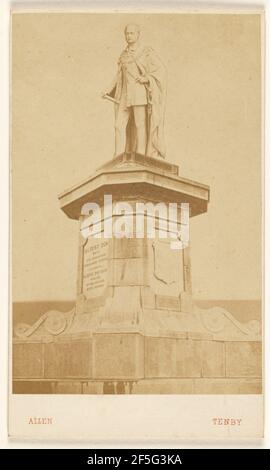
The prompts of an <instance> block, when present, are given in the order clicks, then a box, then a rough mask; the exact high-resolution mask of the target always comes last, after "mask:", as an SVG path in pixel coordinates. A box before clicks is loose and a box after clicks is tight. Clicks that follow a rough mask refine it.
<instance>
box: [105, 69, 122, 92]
mask: <svg viewBox="0 0 270 470" xmlns="http://www.w3.org/2000/svg"><path fill="white" fill-rule="evenodd" d="M120 73H121V64H120V61H119V62H118V70H117V72H116V74H115V76H114V78H113V80H112V81H111V83H110V85H109V86H108V87H107V88H106V89H105V90H104V91H103V92H102V96H104V95H110V94H111V93H112V92H113V90H114V88H115V87H116V85H117V82H118V80H119V74H120Z"/></svg>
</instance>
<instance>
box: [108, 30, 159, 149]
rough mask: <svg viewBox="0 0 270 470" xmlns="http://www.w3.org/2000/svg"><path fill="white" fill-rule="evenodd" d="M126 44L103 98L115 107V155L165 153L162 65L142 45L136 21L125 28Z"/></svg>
mask: <svg viewBox="0 0 270 470" xmlns="http://www.w3.org/2000/svg"><path fill="white" fill-rule="evenodd" d="M125 37H126V41H127V47H126V48H125V49H124V51H123V52H122V54H121V55H120V58H119V61H118V71H117V74H116V76H115V78H114V80H113V82H112V84H111V86H110V87H109V88H108V89H107V90H106V91H105V92H104V93H103V98H105V99H108V100H110V101H112V102H113V103H114V107H115V156H117V155H120V154H122V153H124V152H137V153H139V154H142V155H147V156H150V157H162V158H164V157H165V144H164V111H165V100H166V82H167V77H166V75H167V74H166V68H165V66H164V65H163V63H162V61H161V60H160V58H159V57H158V55H157V54H156V53H155V51H154V50H153V49H152V48H151V47H146V46H143V45H142V44H141V43H140V41H139V38H140V29H139V27H138V25H136V24H128V25H127V26H126V28H125Z"/></svg>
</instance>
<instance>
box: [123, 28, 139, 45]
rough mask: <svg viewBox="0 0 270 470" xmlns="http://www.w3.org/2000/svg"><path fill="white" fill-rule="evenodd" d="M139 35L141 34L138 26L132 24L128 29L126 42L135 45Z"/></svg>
mask: <svg viewBox="0 0 270 470" xmlns="http://www.w3.org/2000/svg"><path fill="white" fill-rule="evenodd" d="M139 35H140V33H139V31H138V28H137V27H136V25H134V24H130V25H128V26H127V27H126V30H125V36H126V41H127V43H128V44H133V43H135V42H136V41H137V40H138V38H139Z"/></svg>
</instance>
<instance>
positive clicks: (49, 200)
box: [10, 11, 263, 432]
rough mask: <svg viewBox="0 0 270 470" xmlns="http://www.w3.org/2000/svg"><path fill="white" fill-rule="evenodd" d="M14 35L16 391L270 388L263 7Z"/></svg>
mask: <svg viewBox="0 0 270 470" xmlns="http://www.w3.org/2000/svg"><path fill="white" fill-rule="evenodd" d="M10 40H11V104H10V113H11V157H10V158H11V163H10V167H11V176H10V177H11V194H10V198H11V232H12V234H11V308H10V321H11V325H12V348H11V349H10V360H11V382H12V387H11V391H10V392H11V395H12V396H13V397H14V396H15V395H21V396H22V398H23V396H26V395H30V396H34V395H47V396H53V395H132V396H133V395H167V396H172V395H183V396H189V397H190V398H189V399H190V400H191V401H190V402H189V403H190V406H191V407H192V400H193V396H201V395H204V396H209V399H210V396H213V399H214V396H220V398H222V396H228V397H229V396H232V395H239V397H240V396H247V397H248V396H252V395H254V396H261V397H262V394H263V382H262V338H263V331H262V325H263V310H262V269H263V265H262V239H263V229H262V211H263V199H262V178H263V174H262V168H263V145H262V129H263V127H262V123H263V86H262V83H263V61H262V57H263V50H262V44H263V13H262V12H260V11H254V12H249V13H247V12H245V13H242V12H240V11H239V12H227V13H226V12H220V13H218V12H213V13H210V12H209V13H207V12H197V13H187V12H185V13H172V12H168V13H164V12H160V13H131V12H130V13H117V12H114V13H109V12H107V13H105V12H104V13H93V12H50V11H48V12H16V11H14V12H13V13H12V16H11V39H10ZM120 398H121V397H119V399H120ZM30 399H31V397H30ZM74 399H75V398H74ZM132 399H135V397H133V398H132ZM244 399H245V397H243V400H244ZM120 406H121V405H120ZM259 410H260V411H258V413H259V414H260V420H261V421H262V418H263V416H262V411H261V408H259ZM253 412H254V413H256V410H255V408H254V410H253ZM218 418H219V417H218V416H213V419H216V420H217V419H218ZM230 418H232V419H236V418H237V417H235V416H231V417H230ZM238 418H239V417H238ZM32 419H33V417H32ZM239 419H240V418H239ZM212 424H214V425H215V424H217V422H216V423H214V422H212ZM239 424H240V422H239ZM259 428H260V426H259ZM256 429H257V428H256ZM259 432H260V431H259Z"/></svg>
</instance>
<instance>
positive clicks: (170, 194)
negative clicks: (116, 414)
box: [13, 154, 261, 394]
mask: <svg viewBox="0 0 270 470" xmlns="http://www.w3.org/2000/svg"><path fill="white" fill-rule="evenodd" d="M178 173H179V169H178V167H177V166H176V165H172V164H170V163H168V162H165V161H163V160H159V159H153V158H149V157H144V156H141V155H136V154H130V155H127V154H125V155H120V156H119V157H117V158H115V159H113V160H112V161H110V162H108V163H106V164H105V165H103V166H102V167H101V168H99V169H98V170H97V172H96V173H95V174H94V175H93V176H91V177H90V178H88V179H86V180H85V181H83V182H81V183H80V184H78V185H76V186H74V187H73V188H71V189H69V190H67V191H65V192H64V193H63V194H61V195H60V196H59V200H60V205H61V209H62V210H63V211H64V213H65V214H66V215H67V216H68V217H69V218H71V219H74V220H77V221H78V224H79V227H78V231H79V246H78V276H77V299H76V307H75V309H74V310H72V311H71V312H69V313H67V314H63V313H61V312H47V313H46V314H44V315H43V316H42V317H41V318H40V319H39V320H38V322H37V323H36V324H34V325H32V326H27V325H17V327H16V328H15V336H16V339H15V340H14V351H13V361H14V364H13V376H14V392H15V393H42V390H44V393H86V394H87V393H104V394H107V393H112V394H114V393H138V394H140V393H194V394H203V393H206V394H208V393H224V394H226V393H261V335H260V325H259V323H258V322H255V321H251V322H249V323H246V324H244V323H243V324H242V323H240V322H238V321H237V320H236V319H235V318H234V317H233V316H232V315H231V314H230V313H229V312H227V311H226V310H224V309H221V308H213V309H210V310H201V309H198V308H195V307H194V305H193V301H192V283H191V264H190V246H185V247H184V248H183V249H181V250H179V249H172V246H171V241H172V233H174V234H176V233H178V232H179V231H180V232H181V230H182V229H183V226H184V225H185V224H186V223H187V222H186V221H183V220H181V222H179V220H178V219H177V221H176V223H174V222H175V220H174V219H173V217H172V215H171V213H170V212H169V210H168V208H169V207H170V206H169V205H170V204H171V203H177V204H178V205H179V204H183V203H184V204H186V203H188V204H189V216H190V218H192V217H195V216H198V215H200V214H203V213H205V212H206V211H207V205H208V202H209V188H208V187H207V186H205V185H203V184H200V183H197V182H194V181H191V180H187V179H184V178H182V177H180V176H179V174H178ZM104 195H110V196H111V202H112V206H111V212H108V207H109V206H108V204H107V203H104ZM124 202H127V203H128V204H129V207H130V208H131V209H132V211H133V210H134V209H135V207H137V203H144V204H160V203H162V204H163V206H164V207H165V209H166V213H165V216H164V217H163V219H162V220H163V225H161V226H160V219H158V218H157V217H156V214H155V213H154V215H153V217H152V228H153V230H154V234H153V236H152V238H149V227H148V225H147V223H148V218H147V217H146V214H145V213H143V214H141V215H140V224H141V226H140V230H141V231H139V236H137V235H138V229H137V225H136V227H135V222H136V223H137V219H136V220H135V221H134V216H132V214H131V213H130V214H129V213H126V212H125V213H124V214H122V213H120V212H117V211H116V207H117V204H118V203H124ZM88 203H96V204H99V207H100V211H99V212H98V217H97V218H96V219H95V223H94V224H93V225H92V226H91V230H92V232H91V236H89V237H85V230H86V229H87V223H88V222H89V220H88V219H89V215H87V214H85V212H83V211H82V207H83V206H84V205H85V204H88ZM132 217H133V218H132ZM131 218H132V219H131ZM188 222H189V220H188ZM108 223H110V224H111V226H113V227H117V230H116V231H114V232H113V233H112V236H111V237H108V238H105V237H104V230H105V227H107V225H106V224H108ZM123 224H124V225H125V226H127V224H129V227H130V230H129V235H128V236H126V237H124V238H119V234H120V233H121V231H122V230H123V229H122V225H123ZM184 228H185V229H186V227H184ZM191 229H192V223H191ZM161 232H162V233H163V235H164V234H165V235H166V238H163V237H161V236H160V234H161ZM97 235H98V236H97ZM174 240H175V238H174Z"/></svg>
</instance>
